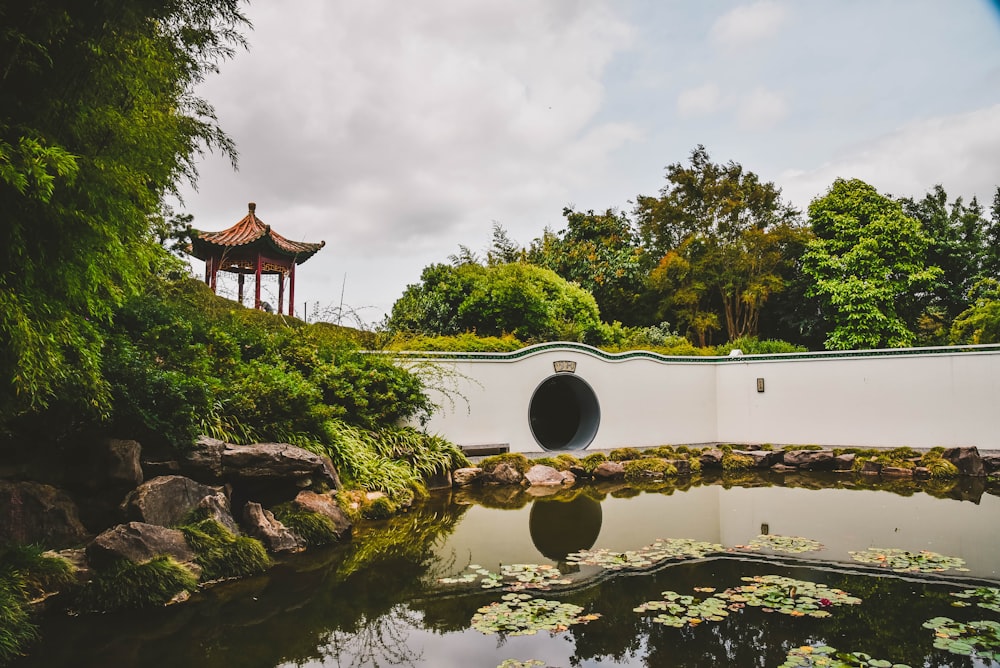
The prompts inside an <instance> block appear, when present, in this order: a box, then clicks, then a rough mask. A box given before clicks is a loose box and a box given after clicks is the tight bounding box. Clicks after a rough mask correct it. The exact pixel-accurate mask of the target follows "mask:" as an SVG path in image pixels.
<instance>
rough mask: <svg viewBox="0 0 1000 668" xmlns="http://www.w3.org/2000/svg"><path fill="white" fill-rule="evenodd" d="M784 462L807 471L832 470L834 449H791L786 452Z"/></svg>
mask: <svg viewBox="0 0 1000 668" xmlns="http://www.w3.org/2000/svg"><path fill="white" fill-rule="evenodd" d="M784 463H785V465H787V466H794V467H796V468H800V469H804V470H806V471H832V470H833V467H834V465H835V455H834V454H833V450H789V451H786V452H785V453H784Z"/></svg>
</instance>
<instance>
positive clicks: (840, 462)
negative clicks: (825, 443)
mask: <svg viewBox="0 0 1000 668" xmlns="http://www.w3.org/2000/svg"><path fill="white" fill-rule="evenodd" d="M856 457H857V455H855V454H854V453H853V452H845V453H843V454H840V455H837V456H836V457H834V458H833V470H834V471H853V470H854V460H855V459H856Z"/></svg>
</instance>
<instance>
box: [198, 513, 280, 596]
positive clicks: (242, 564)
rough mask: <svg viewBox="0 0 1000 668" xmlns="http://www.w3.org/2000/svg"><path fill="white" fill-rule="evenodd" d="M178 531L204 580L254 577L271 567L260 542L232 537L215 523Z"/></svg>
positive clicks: (206, 520)
mask: <svg viewBox="0 0 1000 668" xmlns="http://www.w3.org/2000/svg"><path fill="white" fill-rule="evenodd" d="M181 531H183V532H184V537H185V538H186V539H187V542H188V544H189V545H190V546H191V549H193V550H194V551H195V554H196V555H197V557H196V558H195V561H196V562H197V564H198V565H199V566H201V568H202V574H201V579H202V580H203V581H207V580H218V579H222V578H238V577H246V576H248V575H257V574H258V573H263V572H264V571H266V570H267V569H268V567H269V566H270V565H271V558H270V557H269V556H268V555H267V550H266V549H265V548H264V544H263V543H261V542H260V541H259V540H257V539H255V538H250V537H249V536H234V535H233V534H232V533H231V532H230V531H229V530H228V529H226V527H224V526H222V525H221V524H219V523H218V522H217V521H215V520H212V519H205V520H201V521H199V522H196V523H194V524H189V525H186V526H183V527H181Z"/></svg>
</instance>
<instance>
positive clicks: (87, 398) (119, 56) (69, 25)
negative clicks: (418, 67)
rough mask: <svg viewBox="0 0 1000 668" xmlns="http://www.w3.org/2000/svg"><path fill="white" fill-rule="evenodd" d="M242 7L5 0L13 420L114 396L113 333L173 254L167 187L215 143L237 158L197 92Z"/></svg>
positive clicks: (0, 100)
mask: <svg viewBox="0 0 1000 668" xmlns="http://www.w3.org/2000/svg"><path fill="white" fill-rule="evenodd" d="M238 5H239V2H238V0H218V1H215V0H211V1H210V0H177V1H170V2H167V1H165V0H123V1H122V2H114V3H111V2H97V3H94V2H91V3H75V2H65V1H63V2H60V1H58V0H50V1H42V2H30V3H4V5H3V6H2V7H0V23H2V25H3V26H4V29H3V31H0V209H2V210H3V212H4V225H3V226H2V228H0V341H2V343H0V368H2V369H3V370H4V373H5V374H6V376H7V382H5V383H4V384H3V387H2V388H0V428H2V427H3V425H6V424H7V423H8V421H9V420H11V419H12V418H15V417H17V416H19V415H24V414H26V413H29V412H32V411H39V410H42V409H44V408H45V407H46V406H48V405H50V404H51V403H52V402H55V401H64V402H69V401H72V402H74V406H75V409H74V410H89V411H98V412H100V411H103V410H105V409H106V408H107V406H108V394H107V388H106V384H105V383H104V380H103V379H102V377H101V373H100V356H101V348H102V342H103V333H102V332H103V330H104V329H105V328H106V327H107V325H108V324H109V322H110V318H111V313H112V311H113V309H114V308H115V307H116V306H117V305H119V304H121V303H122V302H123V301H124V300H125V299H126V298H127V297H128V296H129V295H131V294H134V293H136V292H138V291H139V290H141V289H142V287H143V285H144V283H145V282H146V278H147V276H149V274H150V271H151V267H153V266H154V264H155V262H156V258H157V256H158V255H159V254H160V253H162V249H161V248H160V247H159V245H158V244H157V243H156V238H155V235H154V233H153V232H152V230H151V227H152V221H154V219H156V218H157V217H159V218H160V219H162V218H163V216H162V212H161V206H162V202H163V197H164V195H165V194H167V193H170V192H172V191H174V192H175V191H176V186H177V184H178V183H179V181H180V180H182V179H185V178H187V179H194V178H195V175H196V170H195V162H194V161H195V158H196V157H197V155H198V154H199V152H201V151H202V150H204V149H205V148H210V149H219V150H221V151H223V152H224V153H227V154H229V155H230V156H232V157H233V159H234V160H235V150H234V147H233V145H232V143H231V142H230V140H229V139H228V138H227V137H226V135H225V134H223V132H222V131H221V130H220V129H219V127H218V126H217V124H216V119H215V117H214V115H213V111H212V108H211V107H210V106H209V105H208V104H207V103H205V102H204V101H203V100H201V99H199V98H197V97H195V96H194V95H193V94H192V90H193V87H194V86H195V85H196V84H197V83H198V82H200V81H201V80H202V79H203V78H204V77H205V76H206V75H207V74H208V73H210V72H212V71H214V70H215V69H216V67H217V63H218V61H219V60H220V59H222V58H225V57H227V56H229V55H230V54H231V53H232V50H233V48H234V47H235V46H239V45H242V44H243V39H242V37H241V36H240V34H239V30H240V29H242V28H243V27H245V26H247V25H248V23H247V21H246V19H245V18H244V17H243V15H242V14H241V13H240V11H239V8H238Z"/></svg>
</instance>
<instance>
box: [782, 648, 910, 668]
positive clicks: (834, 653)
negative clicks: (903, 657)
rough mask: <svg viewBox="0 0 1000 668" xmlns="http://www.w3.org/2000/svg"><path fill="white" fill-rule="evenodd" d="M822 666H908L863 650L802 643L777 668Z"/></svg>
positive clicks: (885, 667)
mask: <svg viewBox="0 0 1000 668" xmlns="http://www.w3.org/2000/svg"><path fill="white" fill-rule="evenodd" d="M804 666H824V667H825V668H910V666H908V665H906V664H905V663H893V662H892V661H887V660H885V659H875V658H872V656H871V655H870V654H865V653H864V652H840V651H838V650H837V649H836V648H834V647H830V646H829V645H804V646H802V647H796V648H794V649H792V650H790V651H789V652H788V654H787V655H786V656H785V662H784V663H782V664H781V665H780V666H778V668H800V667H804Z"/></svg>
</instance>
